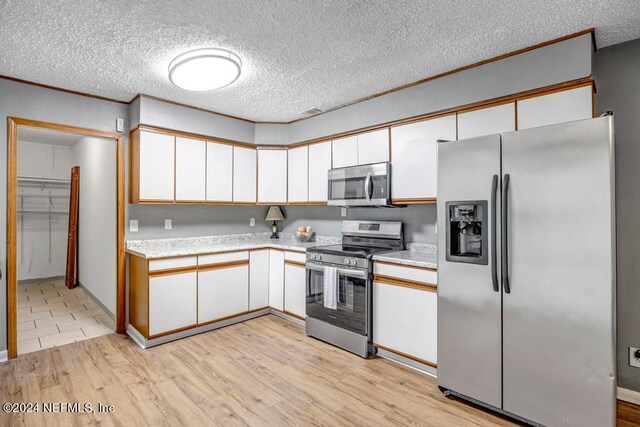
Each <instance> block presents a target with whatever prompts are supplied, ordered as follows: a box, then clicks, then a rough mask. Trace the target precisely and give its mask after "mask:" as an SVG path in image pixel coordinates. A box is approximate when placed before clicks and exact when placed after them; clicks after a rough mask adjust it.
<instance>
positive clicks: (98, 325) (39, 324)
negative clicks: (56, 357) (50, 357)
mask: <svg viewBox="0 0 640 427" xmlns="http://www.w3.org/2000/svg"><path fill="white" fill-rule="evenodd" d="M113 330H114V322H113V320H112V319H111V318H110V317H109V316H108V315H107V314H106V313H105V312H104V311H102V309H101V308H100V307H98V306H97V305H96V304H95V303H94V302H93V301H92V300H91V299H90V298H89V296H87V294H86V293H85V292H84V290H82V288H80V287H76V288H75V289H67V287H66V286H65V285H64V280H62V279H61V280H54V281H45V282H41V283H33V284H29V285H20V286H18V354H24V353H30V352H32V351H37V350H41V349H44V348H49V347H56V346H61V345H64V344H69V343H72V342H75V341H82V340H86V339H89V338H94V337H99V336H101V335H106V334H110V333H113Z"/></svg>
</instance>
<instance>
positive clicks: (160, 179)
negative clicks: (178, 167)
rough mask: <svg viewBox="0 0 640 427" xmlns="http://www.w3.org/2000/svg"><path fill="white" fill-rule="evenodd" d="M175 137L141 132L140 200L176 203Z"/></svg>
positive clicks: (139, 157) (139, 156)
mask: <svg viewBox="0 0 640 427" xmlns="http://www.w3.org/2000/svg"><path fill="white" fill-rule="evenodd" d="M174 144H175V137H173V136H171V135H165V134H162V133H155V132H147V131H140V141H139V150H140V151H139V155H138V159H139V167H140V171H139V174H140V175H139V182H138V185H139V192H140V195H139V199H140V200H142V201H167V202H173V201H174V160H175V151H174V150H175V147H174Z"/></svg>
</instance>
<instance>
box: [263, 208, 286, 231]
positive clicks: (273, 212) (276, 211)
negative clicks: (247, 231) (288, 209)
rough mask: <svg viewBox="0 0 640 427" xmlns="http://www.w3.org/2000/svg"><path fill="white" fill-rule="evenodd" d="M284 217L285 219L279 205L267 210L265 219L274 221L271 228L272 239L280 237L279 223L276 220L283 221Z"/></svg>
mask: <svg viewBox="0 0 640 427" xmlns="http://www.w3.org/2000/svg"><path fill="white" fill-rule="evenodd" d="M283 219H284V216H283V215H282V211H281V210H280V208H279V207H277V206H271V207H270V208H269V212H267V216H266V217H264V220H265V221H273V224H272V225H271V229H272V233H271V238H272V239H279V238H280V237H279V236H278V224H277V223H276V221H282V220H283Z"/></svg>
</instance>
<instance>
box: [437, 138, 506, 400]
mask: <svg viewBox="0 0 640 427" xmlns="http://www.w3.org/2000/svg"><path fill="white" fill-rule="evenodd" d="M499 176H500V135H492V136H485V137H480V138H473V139H468V140H464V141H454V142H448V143H441V144H438V385H439V386H441V387H444V388H447V389H449V390H453V391H456V392H458V393H460V394H463V395H466V396H468V397H471V398H474V399H477V400H480V401H482V402H485V403H488V404H489V405H493V406H495V407H500V406H501V363H502V361H501V331H500V327H501V294H500V289H499V286H500V284H499V282H498V281H497V280H496V282H495V283H494V280H493V277H492V269H493V270H495V271H496V272H499V271H500V270H499V268H500V265H499V259H498V257H497V256H495V255H494V250H495V252H496V253H497V254H499V253H500V248H499V247H498V243H497V241H496V237H497V231H498V230H497V228H495V227H494V223H497V224H499V217H498V216H497V214H498V212H499V209H496V206H498V207H499V206H500V191H499V190H500V189H499V185H498V183H499V180H498V178H499ZM483 206H484V207H483ZM457 207H460V209H458V210H457V211H456V209H457ZM478 215H479V216H480V218H478ZM464 217H466V219H468V220H469V221H471V220H477V221H476V223H475V224H470V226H471V227H472V228H473V229H476V230H475V231H474V230H470V231H472V232H471V233H469V232H465V233H460V234H459V236H458V237H459V238H460V239H461V240H459V242H458V243H459V244H456V243H455V242H453V241H452V239H455V238H456V237H455V235H452V234H453V233H455V232H456V229H457V227H459V224H458V223H456V220H458V219H460V218H463V219H464ZM450 220H451V221H450ZM467 225H469V224H467ZM478 227H480V228H482V227H488V229H487V230H486V233H485V232H484V231H485V230H483V229H481V230H477V228H478ZM478 231H480V233H479V235H482V236H484V237H483V238H486V239H488V240H487V241H485V242H482V243H481V244H479V243H478V242H474V241H473V240H472V239H473V237H474V234H475V235H476V236H477V235H478V233H477V232H478ZM448 238H449V242H447V239H448ZM464 239H471V240H468V241H465V240H464ZM449 251H450V252H454V253H453V254H449V256H448V252H449ZM451 255H453V256H451ZM478 255H480V256H478ZM483 257H486V258H485V259H482V258H483Z"/></svg>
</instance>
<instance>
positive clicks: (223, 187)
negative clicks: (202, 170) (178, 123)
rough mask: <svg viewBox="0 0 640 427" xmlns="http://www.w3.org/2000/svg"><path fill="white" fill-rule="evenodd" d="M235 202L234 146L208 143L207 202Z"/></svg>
mask: <svg viewBox="0 0 640 427" xmlns="http://www.w3.org/2000/svg"><path fill="white" fill-rule="evenodd" d="M232 200H233V146H231V145H227V144H219V143H217V142H210V141H209V142H207V202H230V201H232Z"/></svg>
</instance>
